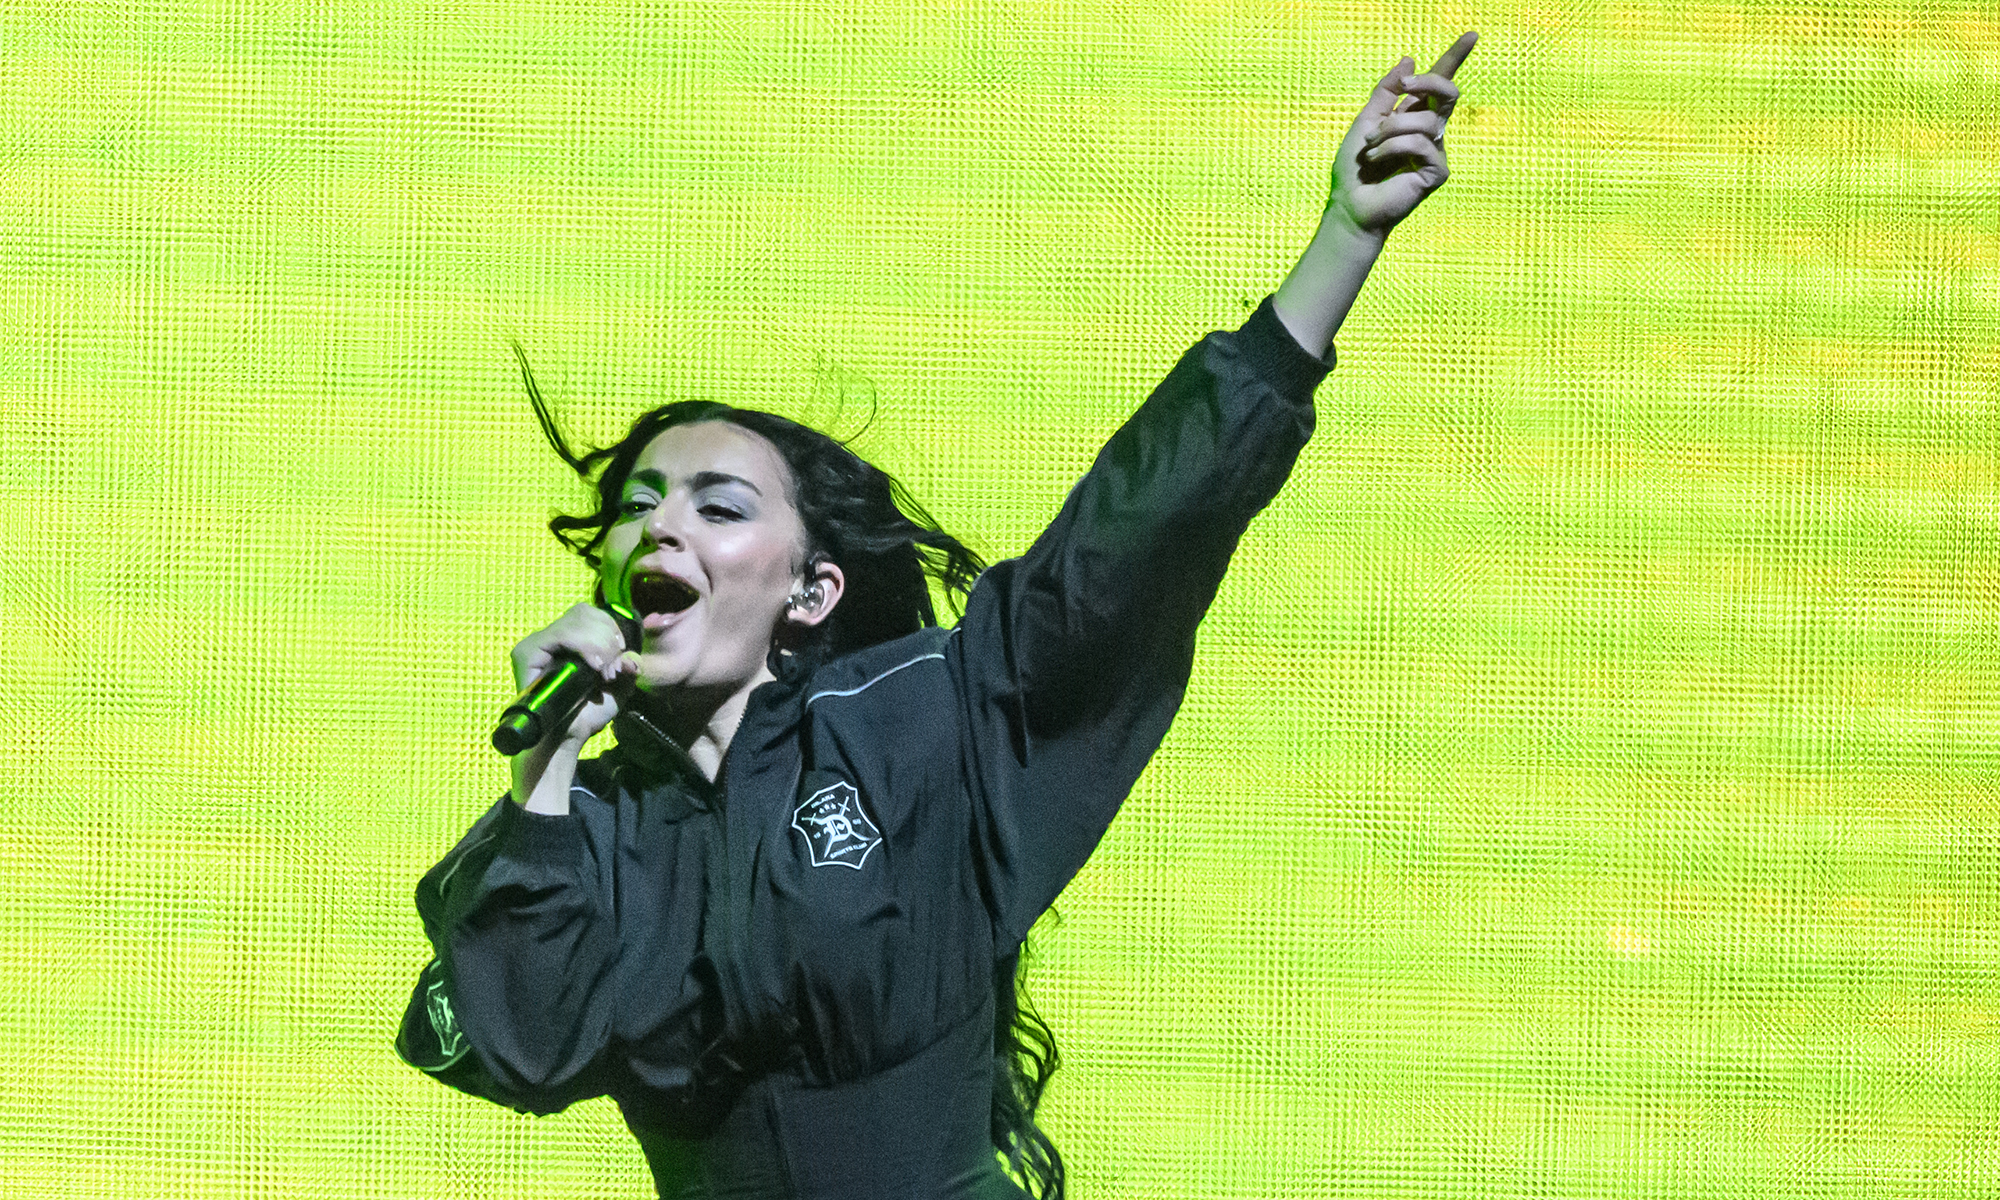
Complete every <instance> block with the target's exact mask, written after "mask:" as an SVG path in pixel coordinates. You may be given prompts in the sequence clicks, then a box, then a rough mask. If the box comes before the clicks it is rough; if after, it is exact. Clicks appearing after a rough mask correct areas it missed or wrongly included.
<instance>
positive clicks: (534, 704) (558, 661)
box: [493, 584, 641, 758]
mask: <svg viewBox="0 0 2000 1200" xmlns="http://www.w3.org/2000/svg"><path fill="white" fill-rule="evenodd" d="M593 602H594V603H595V604H596V605H597V607H599V608H601V609H603V610H604V611H605V612H608V613H610V614H611V618H612V620H614V621H617V622H618V631H619V632H620V633H622V634H624V635H625V646H626V648H627V649H629V650H637V649H638V648H639V640H640V636H641V635H640V632H639V615H638V614H637V613H635V612H633V611H632V610H631V609H629V608H626V607H625V606H624V605H621V604H612V603H609V602H607V601H606V600H605V598H604V585H603V584H599V585H598V587H597V595H596V596H595V597H594V598H593ZM603 686H604V676H602V675H600V674H598V673H597V672H596V671H594V670H592V669H591V667H590V665H589V664H588V663H586V662H584V661H583V660H582V659H581V658H578V657H577V656H576V655H574V654H571V653H570V652H568V651H566V650H565V651H560V652H558V653H557V654H556V656H555V661H554V662H552V663H550V664H549V669H548V670H546V671H543V672H542V674H541V677H540V678H538V679H536V680H535V681H534V682H533V683H530V684H529V685H528V686H527V687H525V688H522V689H521V694H520V695H518V696H516V697H514V703H512V704H509V705H508V706H507V709H506V711H505V712H503V713H501V714H500V723H499V724H498V725H496V726H494V729H493V748H494V749H495V750H498V751H499V752H500V753H502V754H505V755H507V756H508V757H509V758H511V757H513V756H514V755H516V754H519V753H520V752H521V751H523V750H526V749H528V748H529V747H530V746H539V745H541V742H542V739H543V738H545V737H547V736H548V735H549V734H550V732H552V731H554V730H557V729H565V728H568V726H569V722H570V718H572V717H574V716H575V715H576V710H577V709H579V708H582V707H583V702H584V701H586V700H588V699H590V697H591V694H592V693H594V692H596V691H597V690H598V689H599V688H601V687H603Z"/></svg>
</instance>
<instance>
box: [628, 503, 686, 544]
mask: <svg viewBox="0 0 2000 1200" xmlns="http://www.w3.org/2000/svg"><path fill="white" fill-rule="evenodd" d="M682 507H683V506H682V505H680V504H677V503H675V502H674V501H673V500H672V499H671V498H669V499H666V500H662V501H660V502H659V503H658V504H655V505H654V506H653V511H651V512H649V513H647V514H646V522H645V524H644V525H641V526H640V527H639V533H640V540H641V541H643V542H645V543H647V544H648V545H653V546H665V547H667V548H669V549H672V550H680V549H683V548H685V546H686V542H685V539H684V537H683V535H682V533H681V526H680V520H679V518H678V517H677V516H676V515H675V514H676V513H677V512H678V511H679V510H680V509H681V508H682Z"/></svg>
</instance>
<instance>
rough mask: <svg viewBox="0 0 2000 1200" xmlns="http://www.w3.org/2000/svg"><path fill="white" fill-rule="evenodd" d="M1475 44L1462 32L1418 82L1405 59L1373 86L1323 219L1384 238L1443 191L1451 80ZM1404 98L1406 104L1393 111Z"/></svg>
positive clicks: (1336, 169)
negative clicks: (1445, 135) (1432, 194)
mask: <svg viewBox="0 0 2000 1200" xmlns="http://www.w3.org/2000/svg"><path fill="white" fill-rule="evenodd" d="M1478 40H1479V35H1478V34H1477V33H1472V32H1468V33H1466V34H1465V35H1464V36H1462V37H1460V38H1459V39H1458V40H1457V41H1456V42H1453V43H1452V45H1451V49H1449V50H1447V51H1445V52H1444V55H1443V56H1442V57H1440V58H1439V59H1438V60H1437V63H1436V64H1435V65H1433V66H1432V67H1431V69H1430V70H1429V71H1428V72H1427V73H1425V74H1422V75H1416V76H1411V75H1410V72H1412V71H1414V70H1416V60H1415V59H1412V58H1410V57H1409V56H1408V55H1405V56H1404V57H1403V59H1402V60H1401V61H1400V62H1398V63H1397V64H1396V67H1395V69H1394V70H1392V71H1390V72H1389V73H1388V74H1387V75H1384V76H1383V77H1382V80H1381V82H1379V83H1377V84H1376V85H1375V91H1374V93H1373V94H1371V95H1370V96H1369V97H1368V102H1367V103H1366V104H1364V105H1362V106H1361V115H1360V116H1358V117H1356V118H1354V124H1353V126H1352V127H1351V128H1349V129H1348V131H1347V136H1346V137H1345V138H1344V139H1342V140H1341V143H1340V151H1339V153H1338V154H1336V155H1335V156H1334V160H1333V191H1332V194H1331V195H1330V196H1328V198H1327V202H1326V214H1325V219H1332V220H1337V221H1345V222H1346V223H1348V224H1349V225H1351V226H1353V227H1354V228H1355V229H1358V230H1361V231H1363V232H1367V233H1374V234H1378V235H1384V234H1387V233H1388V232H1389V230H1390V229H1392V228H1394V227H1395V224H1396V222H1398V221H1400V220H1402V219H1403V218H1404V217H1407V216H1409V215H1410V214H1411V213H1412V212H1414V211H1415V210H1416V207H1417V205H1418V204H1419V203H1421V202H1422V201H1423V198H1424V197H1425V196H1428V195H1430V194H1431V193H1432V192H1434V191H1436V190H1437V189H1438V188H1439V187H1440V186H1442V185H1443V183H1444V181H1445V180H1446V178H1448V177H1449V176H1450V174H1451V172H1450V171H1448V170H1446V169H1445V162H1444V124H1445V121H1446V120H1448V119H1449V118H1450V117H1451V110H1452V108H1453V107H1454V106H1455V105H1456V104H1457V103H1458V85H1457V84H1455V83H1453V82H1452V81H1451V77H1452V75H1453V73H1455V72H1456V71H1457V70H1458V68H1459V65H1460V64H1461V63H1463V62H1464V61H1465V56H1466V55H1468V54H1471V53H1472V47H1473V44H1474V43H1475V42H1477V41H1478ZM1406 78H1407V79H1408V82H1405V79H1406ZM1404 99H1407V100H1408V101H1409V103H1407V104H1403V106H1402V107H1401V108H1398V107H1397V105H1398V103H1400V102H1401V101H1402V100H1404Z"/></svg>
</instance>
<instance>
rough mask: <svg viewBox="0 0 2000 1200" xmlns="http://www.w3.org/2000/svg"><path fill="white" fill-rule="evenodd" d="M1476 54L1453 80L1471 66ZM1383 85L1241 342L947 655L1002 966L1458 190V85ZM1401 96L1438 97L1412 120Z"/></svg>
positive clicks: (1107, 461)
mask: <svg viewBox="0 0 2000 1200" xmlns="http://www.w3.org/2000/svg"><path fill="white" fill-rule="evenodd" d="M1472 41H1473V35H1471V34H1467V35H1466V36H1465V37H1463V38H1461V39H1459V42H1458V44H1457V45H1455V46H1454V47H1453V48H1452V49H1451V51H1449V52H1447V54H1446V55H1445V57H1444V58H1443V59H1441V60H1440V62H1439V67H1440V68H1441V69H1442V70H1444V71H1446V72H1447V73H1448V72H1450V71H1452V70H1456V69H1457V66H1458V63H1459V62H1460V61H1462V60H1463V59H1464V57H1465V54H1466V52H1468V51H1469V50H1470V49H1471V48H1472ZM1412 69H1414V68H1413V65H1412V64H1411V62H1410V60H1409V59H1407V58H1406V59H1404V60H1403V61H1402V62H1401V63H1399V64H1398V65H1397V69H1396V70H1395V71H1392V72H1391V73H1390V74H1389V75H1388V76H1386V77H1384V79H1383V80H1382V82H1381V83H1380V84H1379V85H1378V86H1377V88H1376V89H1375V93H1374V95H1372V96H1371V97H1370V98H1369V100H1368V103H1367V106H1366V107H1364V108H1363V110H1362V113H1361V116H1360V117H1359V118H1357V119H1356V121H1355V123H1354V126H1353V128H1352V129H1350V130H1349V132H1348V135H1347V139H1346V141H1345V142H1343V143H1342V147H1341V150H1340V154H1339V161H1338V162H1337V163H1336V164H1335V168H1334V188H1333V196H1332V198H1331V200H1330V201H1329V203H1328V205H1327V209H1326V213H1325V216H1324V217H1323V218H1322V221H1321V226H1320V231H1319V234H1318V236H1316V237H1315V238H1314V240H1313V243H1312V246H1311V247H1310V248H1309V249H1308V250H1307V251H1306V254H1305V256H1304V257H1303V258H1302V259H1301V260H1300V262H1299V265H1298V267H1297V268H1296V269H1294V270H1293V272H1292V274H1291V276H1290V277H1289V278H1287V279H1286V280H1285V284H1284V286H1283V287H1282V288H1280V289H1279V291H1278V292H1277V293H1276V294H1275V295H1274V296H1273V297H1272V298H1271V300H1270V301H1268V302H1267V303H1266V304H1264V305H1260V306H1259V307H1258V309H1257V311H1256V312H1254V313H1252V314H1251V316H1250V319H1249V320H1247V321H1246V322H1245V323H1244V325H1243V327H1242V328H1241V329H1238V330H1235V331H1232V332H1218V333H1213V334H1210V335H1209V336H1208V337H1206V338H1204V339H1202V341H1201V342H1200V343H1198V344H1197V345H1196V346H1194V347H1193V348H1192V349H1190V350H1189V351H1188V352H1187V353H1186V354H1185V355H1183V356H1182V358H1181V360H1180V362H1179V363H1178V364H1176V365H1175V367H1174V368H1173V370H1172V371H1170V372H1168V374H1167V377H1166V378H1165V379H1164V380H1163V381H1161V383H1160V385H1159V387H1158V388H1156V389H1155V390H1154V392H1153V394H1152V395H1151V396H1150V397H1148V398H1147V400H1146V402H1145V403H1144V404H1143V405H1141V406H1140V407H1139V410H1138V411H1137V412H1136V413H1134V414H1133V415H1132V416H1131V417H1130V418H1129V419H1128V420H1127V421H1126V422H1125V424H1124V425H1123V426H1122V427H1121V428H1120V429H1119V430H1118V432H1117V433H1115V434H1113V435H1112V437H1111V440H1110V441H1109V442H1108V443H1106V445H1105V447H1104V449H1103V450H1102V452H1100V453H1099V454H1098V456H1097V460H1096V462H1095V463H1094V464H1093V465H1092V466H1091V468H1090V471H1089V473H1088V474H1087V475H1085V476H1084V478H1083V479H1082V480H1081V481H1080V482H1079V483H1078V484H1077V486H1076V488H1075V489H1074V490H1073V491H1071V493H1070V495H1069V498H1068V500H1067V501H1066V502H1065V503H1064V504H1063V507H1062V511H1061V512H1060V513H1058V514H1057V516H1056V519H1055V520H1054V522H1052V523H1051V524H1050V526H1049V528H1048V529H1047V530H1046V531H1044V532H1043V534H1042V536H1041V537H1039V538H1037V539H1036V541H1035V544H1034V545H1033V546H1032V547H1031V548H1030V549H1029V550H1028V552H1027V553H1026V554H1025V555H1023V556H1022V557H1021V558H1019V559H1012V560H1009V561H1006V562H1002V563H997V564H995V565H994V566H993V567H992V569H990V570H989V571H987V573H986V574H985V575H984V576H982V577H981V579H980V581H979V585H978V586H977V587H976V588H974V590H973V594H972V598H971V600H970V602H969V603H968V604H967V607H966V612H965V619H964V621H963V622H961V624H960V626H959V629H958V633H957V636H955V637H954V638H952V644H951V647H950V649H949V651H948V653H947V655H946V661H947V664H948V665H949V667H950V669H952V670H953V671H954V672H955V673H956V675H957V680H956V682H957V686H958V688H959V690H960V694H961V696H962V697H963V699H964V703H965V710H964V713H963V715H962V728H963V730H964V739H965V740H964V763H965V774H966V778H967V781H968V784H969V786H970V790H971V793H972V799H973V807H974V811H975V814H976V817H975V819H976V823H977V837H978V839H979V841H980V845H981V850H982V856H981V857H982V859H983V863H984V870H985V875H986V886H987V895H988V902H989V904H990V905H991V907H992V913H993V918H994V923H995V928H996V932H997V934H998V936H999V938H1000V945H1001V950H1002V953H1005V952H1007V951H1008V950H1009V949H1011V945H1012V943H1014V942H1016V941H1018V940H1019V939H1020V938H1021V937H1022V936H1024V935H1025V934H1026V932H1027V930H1028V927H1029V926H1030V925H1032V924H1033V923H1034V921H1035V918H1036V917H1037V916H1039V915H1040V914H1041V912H1042V910H1043V909H1045V908H1046V907H1047V906H1048V905H1049V903H1050V902H1051V901H1053V900H1054V899H1055V897H1056V894H1057V893H1058V892H1060V891H1061V890H1062V888H1063V887H1064V886H1065V885H1066V884H1067V883H1068V882H1069V880H1070V877H1071V876H1073V875H1074V874H1075V873H1076V871H1077V870H1078V868H1080V867H1081V866H1082V865H1083V862H1084V860H1085V859H1086V858H1088V857H1089V855H1090V853H1091V851H1092V850H1093V849H1094V848H1095V847H1096V845H1097V842H1098V840H1099V839H1100V838H1101V837H1102V836H1103V834H1104V831H1105V829H1106V828H1107V827H1108V826H1109V825H1110V823H1111V819H1112V817H1113V815H1114V814H1115V813H1116V812H1117V810H1118V807H1119V805H1120V804H1121V803H1122V802H1123V801H1124V799H1125V796H1126V793H1127V792H1129V791H1130V789H1131V787H1132V784H1133V783H1134V781H1135V780H1137V778H1138V776H1139V773H1140V771H1141V770H1142V769H1143V768H1144V767H1145V764H1146V762H1147V760H1148V759H1150V758H1151V757H1152V754H1153V751H1154V750H1155V749H1156V748H1157V747H1158V746H1159V743H1160V739H1161V738H1162V737H1163V736H1164V735H1165V734H1166V731H1167V727H1168V725H1169V724H1170V723H1171V721H1172V720H1173V717H1174V713H1175V711H1176V710H1177V709H1178V708H1179V706H1180V702H1181V697H1182V694H1183V692H1184V690H1185V688H1186V685H1187V681H1188V675H1189V670H1190V667H1191V666H1192V663H1193V659H1194V639H1195V629H1196V627H1197V625H1198V624H1199V623H1200V621H1201V618H1202V615H1203V614H1204V613H1205V612H1206V611H1207V609H1208V605H1209V603H1210V601H1211V600H1213V598H1214V596H1215V592H1216V588H1217V586H1218V585H1219V584H1220V583H1221V580H1222V575H1223V572H1224V570H1225V569H1226V567H1227V565H1228V562H1229V559H1230V556H1231V555H1232V554H1233V553H1234V551H1235V549H1236V544H1237V541H1238V539H1239V538H1240V537H1241V536H1242V534H1243V532H1244V530H1245V528H1246V527H1247V526H1248V524H1249V523H1250V521H1251V519H1252V518H1253V517H1254V516H1255V515H1256V514H1257V512H1258V511H1259V510H1260V509H1262V508H1263V507H1264V505H1265V504H1266V503H1268V502H1269V501H1270V499H1271V498H1272V497H1273V496H1274V495H1275V494H1276V493H1277V491H1278V489H1279V487H1280V486H1281V485H1282V484H1283V483H1284V480H1285V477H1286V476H1287V475H1288V474H1289V473H1290V471H1291V468H1292V464H1293V462H1294V460H1295V459H1296V458H1297V456H1298V453H1299V451H1300V449H1301V448H1302V447H1303V446H1304V445H1305V442H1306V438H1307V437H1308V435H1309V434H1310V433H1311V432H1312V425H1313V409H1312V393H1313V390H1314V388H1315V387H1316V386H1317V385H1318V384H1319V382H1320V380H1321V379H1322V378H1324V377H1325V375H1326V373H1327V372H1328V370H1330V369H1331V368H1332V366H1333V362H1332V357H1333V356H1332V353H1331V339H1332V336H1333V332H1334V330H1335V329H1337V328H1338V327H1339V325H1340V322H1341V320H1342V319H1343V318H1344V317H1345V316H1346V314H1347V310H1348V308H1349V307H1350V306H1351V305H1352V304H1353V302H1354V297H1355V294H1356V293H1357V292H1358V291H1359V289H1360V287H1361V283H1362V281H1363V280H1364V279H1365V278H1366V277H1367V274H1368V270H1369V268H1370V267H1371V266H1372V265H1373V264H1374V261H1375V256H1376V255H1377V254H1378V253H1379V252H1380V251H1381V248H1382V244H1383V240H1384V238H1385V237H1386V236H1387V233H1388V231H1389V229H1390V228H1392V227H1393V226H1394V225H1395V223H1396V222H1397V221H1399V220H1401V219H1402V218H1403V217H1404V216H1407V215H1408V214H1409V213H1410V212H1411V211H1412V210H1413V209H1414V208H1415V207H1416V205H1417V204H1418V203H1419V202H1420V201H1421V200H1422V199H1423V197H1424V196H1425V195H1427V194H1428V193H1429V192H1430V191H1431V190H1432V189H1434V188H1435V187H1436V186H1437V185H1438V184H1440V183H1442V182H1443V181H1444V152H1443V150H1442V148H1441V147H1440V146H1439V145H1438V142H1437V141H1436V140H1435V138H1437V137H1441V136H1442V131H1443V127H1444V126H1443V119H1444V117H1445V116H1446V115H1447V114H1448V113H1449V111H1450V107H1451V102H1452V101H1453V100H1454V99H1455V98H1456V96H1457V89H1456V88H1455V87H1453V86H1452V84H1451V82H1450V80H1449V79H1448V78H1444V77H1442V76H1439V75H1437V74H1436V72H1433V73H1432V74H1431V75H1424V76H1414V77H1411V76H1408V75H1407V72H1408V71H1410V70H1412ZM1404 96H1411V97H1422V98H1423V99H1422V101H1421V103H1422V104H1425V105H1432V104H1434V105H1435V107H1434V108H1432V107H1425V108H1422V109H1419V108H1418V107H1417V106H1415V105H1413V106H1412V107H1410V108H1408V109H1404V110H1402V111H1400V112H1398V111H1395V106H1396V104H1397V103H1398V101H1399V100H1400V98H1402V97H1404Z"/></svg>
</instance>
